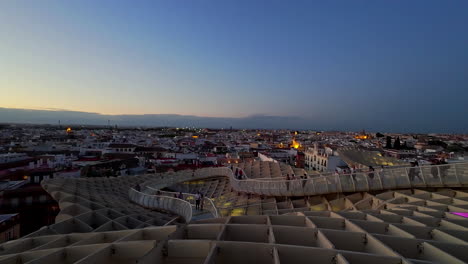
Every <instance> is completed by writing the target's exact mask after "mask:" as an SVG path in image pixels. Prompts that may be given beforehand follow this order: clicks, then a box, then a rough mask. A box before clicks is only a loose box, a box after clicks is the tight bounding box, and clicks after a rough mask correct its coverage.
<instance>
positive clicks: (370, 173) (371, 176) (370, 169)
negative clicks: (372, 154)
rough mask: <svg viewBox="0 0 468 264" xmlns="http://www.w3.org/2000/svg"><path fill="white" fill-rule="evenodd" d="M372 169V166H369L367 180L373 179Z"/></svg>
mask: <svg viewBox="0 0 468 264" xmlns="http://www.w3.org/2000/svg"><path fill="white" fill-rule="evenodd" d="M374 171H375V170H374V167H372V166H369V174H367V175H368V176H369V179H371V180H372V179H374Z"/></svg>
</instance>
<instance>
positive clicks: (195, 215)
mask: <svg viewBox="0 0 468 264" xmlns="http://www.w3.org/2000/svg"><path fill="white" fill-rule="evenodd" d="M208 218H213V214H212V213H211V212H210V211H208V210H203V211H201V210H197V209H195V206H192V221H194V220H202V219H208Z"/></svg>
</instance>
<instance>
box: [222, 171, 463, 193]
mask: <svg viewBox="0 0 468 264" xmlns="http://www.w3.org/2000/svg"><path fill="white" fill-rule="evenodd" d="M231 173H232V171H231ZM230 178H231V186H232V188H233V189H234V190H236V191H242V192H247V193H255V194H261V195H267V196H304V195H307V196H309V195H320V194H327V193H340V192H357V191H373V190H386V189H403V188H425V187H463V186H468V163H452V164H442V165H429V166H420V167H403V168H393V169H392V168H388V169H384V170H381V171H379V170H375V171H372V172H370V171H368V172H356V173H352V174H351V173H350V174H337V175H328V176H319V177H308V178H306V179H295V180H285V179H281V180H278V179H271V180H270V179H246V180H238V179H235V177H234V176H233V175H231V177H230ZM233 178H234V179H233Z"/></svg>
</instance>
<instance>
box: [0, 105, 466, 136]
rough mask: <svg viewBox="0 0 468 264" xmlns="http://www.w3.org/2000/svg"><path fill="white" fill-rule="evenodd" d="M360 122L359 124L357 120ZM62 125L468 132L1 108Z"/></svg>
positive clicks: (423, 126)
mask: <svg viewBox="0 0 468 264" xmlns="http://www.w3.org/2000/svg"><path fill="white" fill-rule="evenodd" d="M356 119H357V120H359V122H357V121H356ZM59 120H60V122H61V124H62V125H66V124H75V125H78V124H79V125H107V124H108V122H110V124H111V125H112V126H114V125H117V126H146V127H200V128H230V127H232V128H235V129H243V128H246V129H257V128H258V129H311V130H342V131H362V130H363V129H365V130H366V131H368V132H378V131H380V132H414V133H468V122H467V120H468V119H465V120H463V121H462V122H460V120H457V119H456V118H451V117H450V116H446V117H445V118H442V119H440V118H439V120H436V119H435V118H433V119H427V118H410V117H409V116H407V115H401V116H398V117H397V118H393V119H388V118H384V117H381V116H380V115H376V114H372V115H371V114H369V115H368V116H362V117H358V118H356V117H350V116H345V115H338V116H336V115H335V116H331V115H328V114H321V115H318V117H316V118H310V117H301V116H270V115H252V116H248V117H238V118H237V117H201V116H194V115H176V114H145V115H103V114H98V113H88V112H79V111H69V110H60V109H59V110H32V109H16V108H1V107H0V123H30V124H58V122H59Z"/></svg>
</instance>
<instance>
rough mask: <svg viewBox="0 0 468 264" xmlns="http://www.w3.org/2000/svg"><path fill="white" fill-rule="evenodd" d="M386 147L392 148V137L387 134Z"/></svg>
mask: <svg viewBox="0 0 468 264" xmlns="http://www.w3.org/2000/svg"><path fill="white" fill-rule="evenodd" d="M385 148H387V149H391V148H392V137H391V136H387V144H386V145H385Z"/></svg>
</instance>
